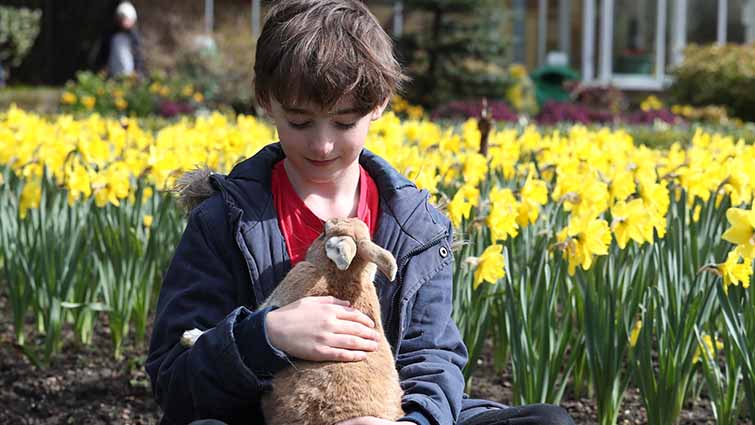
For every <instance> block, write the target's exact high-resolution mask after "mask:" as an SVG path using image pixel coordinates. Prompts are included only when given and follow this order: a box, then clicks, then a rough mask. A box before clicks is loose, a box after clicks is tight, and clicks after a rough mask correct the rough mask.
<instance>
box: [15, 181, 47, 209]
mask: <svg viewBox="0 0 755 425" xmlns="http://www.w3.org/2000/svg"><path fill="white" fill-rule="evenodd" d="M41 199H42V179H41V178H33V179H29V180H27V181H26V183H25V184H24V188H23V189H22V190H21V199H20V201H19V205H18V216H19V217H21V219H24V218H26V216H27V214H28V212H29V210H30V209H36V208H39V202H40V201H41Z"/></svg>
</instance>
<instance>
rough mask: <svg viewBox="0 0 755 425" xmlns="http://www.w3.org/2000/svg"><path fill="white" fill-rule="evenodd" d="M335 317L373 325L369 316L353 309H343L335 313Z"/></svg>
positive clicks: (372, 326)
mask: <svg viewBox="0 0 755 425" xmlns="http://www.w3.org/2000/svg"><path fill="white" fill-rule="evenodd" d="M336 318H337V319H341V320H350V321H352V322H357V323H361V324H363V325H365V326H367V327H369V328H374V327H375V322H373V321H372V319H370V318H369V316H367V315H366V314H364V313H362V312H361V311H359V310H355V309H343V310H341V312H339V313H336Z"/></svg>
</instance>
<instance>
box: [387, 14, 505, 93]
mask: <svg viewBox="0 0 755 425" xmlns="http://www.w3.org/2000/svg"><path fill="white" fill-rule="evenodd" d="M405 8H406V9H405V10H407V12H408V13H407V15H408V14H409V13H412V12H416V13H421V14H422V15H424V16H425V17H426V18H428V19H429V21H430V25H429V31H425V32H407V33H406V34H405V35H404V36H403V37H401V38H400V39H399V40H398V41H397V45H398V49H399V56H400V57H401V60H402V62H403V63H404V66H405V67H406V68H407V71H408V73H409V74H410V75H411V76H412V78H413V81H412V83H410V85H409V88H408V90H407V97H408V98H409V100H410V101H412V102H414V103H419V104H422V105H424V106H434V105H438V104H440V103H443V102H446V101H449V100H451V99H459V98H469V97H491V98H503V97H504V94H505V90H506V86H507V72H506V69H507V64H508V62H509V60H508V57H507V55H506V52H507V47H508V42H507V40H506V39H505V36H504V35H503V31H502V29H503V27H504V21H505V17H506V13H505V11H504V9H503V7H502V6H501V4H500V2H497V1H495V0H407V1H405Z"/></svg>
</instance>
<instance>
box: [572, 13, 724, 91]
mask: <svg viewBox="0 0 755 425" xmlns="http://www.w3.org/2000/svg"><path fill="white" fill-rule="evenodd" d="M668 1H671V2H672V14H671V20H670V25H671V46H670V48H671V52H670V53H671V55H670V56H671V57H670V62H671V64H672V65H678V64H679V63H681V62H682V60H683V59H684V57H683V52H684V48H685V47H686V45H687V10H688V9H687V0H657V1H656V5H657V13H656V17H657V19H656V23H655V29H656V31H655V63H654V64H655V74H654V75H645V74H617V73H614V72H613V29H614V28H613V24H614V3H615V1H614V0H602V1H601V3H600V11H599V12H600V18H599V37H600V39H599V40H600V43H599V45H598V72H597V76H595V25H594V22H595V16H596V8H597V0H584V2H583V7H582V20H583V22H582V24H583V25H582V28H583V33H582V80H583V82H584V83H585V84H587V85H605V84H611V85H614V86H616V87H618V88H620V89H624V90H663V89H664V88H666V87H668V86H669V85H670V84H671V82H672V78H671V77H670V76H669V75H667V74H666V26H667V24H669V19H667V18H668V16H667V12H666V11H667V10H668ZM727 7H728V1H727V0H718V22H717V42H718V43H719V44H724V43H726V30H727V28H726V20H727V16H726V13H727Z"/></svg>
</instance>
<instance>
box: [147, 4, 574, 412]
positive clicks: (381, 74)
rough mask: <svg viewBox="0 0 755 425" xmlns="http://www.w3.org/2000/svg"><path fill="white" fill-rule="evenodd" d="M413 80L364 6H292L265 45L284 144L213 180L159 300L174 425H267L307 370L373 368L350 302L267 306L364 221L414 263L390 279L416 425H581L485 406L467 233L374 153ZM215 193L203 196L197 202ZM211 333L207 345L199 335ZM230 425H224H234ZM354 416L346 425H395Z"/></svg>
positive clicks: (164, 403)
mask: <svg viewBox="0 0 755 425" xmlns="http://www.w3.org/2000/svg"><path fill="white" fill-rule="evenodd" d="M404 80H405V77H404V76H403V74H402V72H401V69H400V66H399V65H398V63H397V62H396V60H395V58H394V57H393V53H392V44H391V40H390V38H389V37H388V36H387V35H386V34H385V32H384V31H383V30H382V29H381V27H380V25H379V24H378V22H377V20H376V19H375V18H374V16H372V15H371V14H370V12H369V11H368V9H367V8H366V6H364V5H363V4H362V3H361V2H359V1H357V0H285V1H280V2H278V3H276V5H275V6H274V7H273V8H272V9H271V11H270V12H269V14H268V17H267V18H266V21H265V24H264V27H263V30H262V34H261V35H260V38H259V40H258V43H257V52H256V63H255V90H256V93H255V94H256V97H257V100H258V101H259V103H260V104H261V105H263V107H264V108H265V110H266V111H267V113H268V114H269V115H270V117H272V119H273V121H274V123H275V126H276V127H277V129H278V135H279V138H280V142H279V143H276V144H272V145H269V146H267V147H265V148H264V149H262V150H261V151H260V152H259V153H257V154H256V155H254V156H253V157H252V158H249V159H247V160H246V161H244V162H242V163H240V164H238V165H237V166H236V167H235V168H234V169H233V171H231V173H230V174H229V175H228V176H227V177H223V176H220V175H212V176H209V180H208V181H209V183H210V185H209V186H208V187H207V188H208V189H209V190H208V192H207V194H208V195H210V196H209V197H208V198H207V199H206V200H205V201H204V202H202V203H201V204H199V205H198V206H197V207H196V208H194V209H193V210H192V212H191V214H190V217H189V221H188V224H187V228H186V230H185V232H184V235H183V238H182V240H181V242H180V243H179V245H178V247H177V249H176V253H175V256H174V258H173V261H172V263H171V265H170V267H169V269H168V271H167V273H166V275H165V279H164V283H163V287H162V290H161V293H160V299H159V302H158V308H157V315H156V319H155V326H154V333H153V335H152V341H151V344H150V352H149V358H148V359H147V364H146V369H147V372H148V374H149V376H150V378H151V380H152V385H153V390H154V393H155V397H156V398H157V401H158V402H159V404H160V405H161V407H162V409H163V412H164V417H163V420H162V423H164V424H178V423H189V422H191V421H195V420H198V419H210V418H212V419H215V421H199V422H196V423H202V422H203V423H218V421H217V420H220V421H223V422H225V423H230V424H235V423H259V424H262V423H264V420H263V418H262V415H261V413H260V409H259V399H260V395H261V393H263V392H264V391H266V390H268V389H269V388H270V382H271V377H272V376H273V375H274V374H275V373H276V372H277V371H279V370H281V369H283V368H285V367H289V366H290V363H291V359H294V358H298V359H305V360H311V361H360V360H362V359H364V358H365V356H366V353H367V352H369V351H372V350H374V349H375V348H376V344H375V340H376V339H377V337H378V336H377V334H376V331H374V330H373V329H372V327H373V323H372V321H371V320H370V319H369V318H368V317H367V316H366V315H364V314H363V313H361V312H359V311H356V310H354V309H351V308H350V307H349V306H348V305H346V303H345V302H343V301H341V300H338V299H333V298H329V297H312V298H306V299H303V300H300V301H298V302H295V303H293V304H290V305H286V306H280V307H272V308H264V309H261V310H258V311H255V309H256V307H257V306H258V305H259V304H261V303H262V301H263V300H264V299H265V298H266V297H267V296H268V295H269V294H270V293H271V292H272V290H273V289H274V288H275V286H276V285H277V284H278V282H280V281H281V279H282V278H283V277H284V276H285V274H286V273H287V272H288V271H289V270H290V268H291V267H292V265H293V264H295V263H296V262H297V261H299V260H301V259H302V257H303V255H304V253H305V252H306V248H307V247H308V246H309V244H310V243H311V242H312V241H313V240H314V239H315V237H316V236H317V235H318V234H319V233H320V232H321V231H322V224H323V222H324V221H325V220H327V219H329V218H332V217H346V216H350V217H359V218H361V219H362V220H364V221H365V223H367V224H368V226H369V227H370V231H371V233H372V236H373V240H374V241H375V242H376V243H377V244H378V245H380V246H382V247H384V248H386V249H387V250H389V251H391V252H392V253H393V255H394V256H395V257H396V258H397V259H398V265H399V272H398V275H397V278H396V281H395V282H387V278H386V277H385V276H384V275H382V274H378V276H376V282H375V285H376V289H377V291H378V296H379V299H380V303H381V315H382V317H381V318H382V320H383V323H384V327H385V332H386V337H387V338H388V341H389V342H390V344H391V346H392V347H393V349H394V354H395V357H396V367H397V370H398V371H399V377H400V380H401V385H402V388H403V389H404V392H405V395H404V397H403V403H402V405H403V408H404V411H405V412H406V416H405V417H403V418H401V419H400V420H399V421H398V422H396V423H402V424H423V425H424V424H453V423H463V424H496V423H509V422H508V421H509V420H510V421H511V423H521V424H525V423H532V424H535V423H539V424H571V423H572V422H571V419H569V418H568V416H567V415H566V414H565V413H564V411H563V409H560V408H558V407H555V406H547V405H536V406H524V407H519V408H508V409H507V408H503V407H504V406H502V405H500V404H497V403H493V402H489V401H485V400H471V399H468V398H467V397H466V396H465V395H464V394H463V390H464V380H463V376H462V373H461V370H462V368H463V367H464V365H465V363H466V361H467V351H466V348H465V347H464V344H463V342H462V340H461V338H460V335H459V332H458V330H457V328H456V325H455V324H454V322H453V320H452V319H451V292H452V291H451V290H452V274H451V267H452V263H453V262H452V258H451V255H450V252H451V246H450V243H451V239H452V234H451V232H452V229H451V225H450V223H449V220H448V219H447V218H446V217H444V216H443V215H442V214H440V213H439V212H438V211H436V210H435V209H434V208H433V207H432V206H431V205H429V204H428V201H427V198H428V196H427V193H426V192H421V191H419V190H418V189H417V188H416V186H414V185H413V184H412V183H411V182H409V181H408V180H406V179H405V178H404V177H402V176H401V175H400V174H399V173H398V172H397V171H396V170H394V169H393V168H392V167H391V166H390V165H388V163H387V162H385V161H384V160H383V159H381V158H379V157H377V156H375V155H374V154H372V153H370V152H368V151H366V150H363V146H364V143H365V138H366V136H367V131H368V129H369V125H370V122H371V121H373V120H375V119H377V118H379V117H380V116H381V114H382V112H383V111H384V109H385V107H386V105H387V102H388V99H390V97H391V95H392V94H393V93H394V92H395V91H396V90H397V89H398V88H399V86H400V85H401V83H402V82H403V81H404ZM200 186H201V182H195V183H193V184H192V185H190V187H189V190H188V191H193V192H196V189H197V187H200ZM192 328H199V329H203V330H204V329H207V332H205V333H204V334H203V335H202V337H200V338H199V339H198V340H197V342H196V343H195V344H194V346H193V347H192V348H190V349H185V348H183V347H182V346H181V345H180V344H179V338H180V336H181V334H182V332H183V331H184V330H187V329H192ZM221 423H222V422H221ZM393 423H394V422H391V421H387V420H383V419H378V418H370V417H364V418H354V419H351V420H348V421H346V422H343V423H341V424H339V425H384V424H393Z"/></svg>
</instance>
